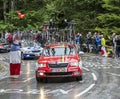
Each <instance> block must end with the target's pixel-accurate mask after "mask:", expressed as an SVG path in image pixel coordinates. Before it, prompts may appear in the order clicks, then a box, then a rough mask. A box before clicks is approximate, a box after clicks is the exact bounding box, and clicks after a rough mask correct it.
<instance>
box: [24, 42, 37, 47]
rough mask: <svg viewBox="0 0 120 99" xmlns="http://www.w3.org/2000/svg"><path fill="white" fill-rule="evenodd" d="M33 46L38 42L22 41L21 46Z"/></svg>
mask: <svg viewBox="0 0 120 99" xmlns="http://www.w3.org/2000/svg"><path fill="white" fill-rule="evenodd" d="M34 46H38V44H37V43H35V42H24V43H23V47H34Z"/></svg>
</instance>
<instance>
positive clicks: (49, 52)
mask: <svg viewBox="0 0 120 99" xmlns="http://www.w3.org/2000/svg"><path fill="white" fill-rule="evenodd" d="M43 55H44V56H64V55H67V56H68V55H75V49H74V48H73V47H68V46H67V47H52V48H45V49H44V50H43Z"/></svg>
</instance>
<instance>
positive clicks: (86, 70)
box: [82, 67, 90, 72]
mask: <svg viewBox="0 0 120 99" xmlns="http://www.w3.org/2000/svg"><path fill="white" fill-rule="evenodd" d="M82 68H83V69H85V70H86V71H88V72H89V71H90V70H89V69H87V68H85V67H82Z"/></svg>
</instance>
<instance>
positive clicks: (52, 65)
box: [49, 63, 68, 68]
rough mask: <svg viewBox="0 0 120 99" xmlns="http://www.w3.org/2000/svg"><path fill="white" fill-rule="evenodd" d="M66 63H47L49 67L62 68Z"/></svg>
mask: <svg viewBox="0 0 120 99" xmlns="http://www.w3.org/2000/svg"><path fill="white" fill-rule="evenodd" d="M67 66H68V63H55V64H51V63H50V64H49V67H50V68H63V67H67Z"/></svg>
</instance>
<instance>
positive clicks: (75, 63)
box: [70, 62, 79, 66]
mask: <svg viewBox="0 0 120 99" xmlns="http://www.w3.org/2000/svg"><path fill="white" fill-rule="evenodd" d="M70 65H71V66H79V62H71V63H70Z"/></svg>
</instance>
